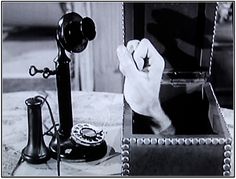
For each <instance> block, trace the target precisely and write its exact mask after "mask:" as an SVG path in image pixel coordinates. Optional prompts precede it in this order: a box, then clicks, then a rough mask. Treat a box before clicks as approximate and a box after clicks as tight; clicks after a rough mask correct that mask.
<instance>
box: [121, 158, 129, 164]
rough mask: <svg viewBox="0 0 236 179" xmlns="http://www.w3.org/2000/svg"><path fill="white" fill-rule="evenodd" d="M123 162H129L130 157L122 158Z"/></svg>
mask: <svg viewBox="0 0 236 179" xmlns="http://www.w3.org/2000/svg"><path fill="white" fill-rule="evenodd" d="M121 161H122V162H124V163H125V162H129V157H122V158H121Z"/></svg>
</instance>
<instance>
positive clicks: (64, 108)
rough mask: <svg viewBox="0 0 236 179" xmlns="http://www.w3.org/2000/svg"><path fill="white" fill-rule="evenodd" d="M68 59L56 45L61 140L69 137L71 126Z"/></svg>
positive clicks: (63, 51)
mask: <svg viewBox="0 0 236 179" xmlns="http://www.w3.org/2000/svg"><path fill="white" fill-rule="evenodd" d="M70 61H71V60H70V59H69V58H68V57H67V55H66V53H65V50H64V49H63V48H61V46H60V44H59V43H58V57H57V58H56V59H55V61H54V62H55V65H56V71H57V72H56V81H57V92H58V107H59V118H60V127H59V135H61V136H62V137H63V138H64V137H65V138H68V137H70V132H71V128H72V126H73V118H72V104H71V84H70V67H69V63H70Z"/></svg>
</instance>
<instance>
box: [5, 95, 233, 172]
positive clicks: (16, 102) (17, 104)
mask: <svg viewBox="0 0 236 179" xmlns="http://www.w3.org/2000/svg"><path fill="white" fill-rule="evenodd" d="M46 94H48V98H47V100H48V101H49V103H50V105H51V108H52V111H53V114H54V118H55V120H56V121H58V108H57V94H56V92H55V91H47V92H34V91H31V92H30V91H28V92H15V93H4V94H3V95H2V175H3V176H9V175H10V174H11V172H12V170H13V168H14V167H15V165H16V163H17V161H18V160H19V158H20V155H21V150H22V149H23V148H24V147H25V146H26V143H27V133H28V124H27V121H28V119H27V107H26V105H25V100H26V99H27V98H29V97H34V96H36V95H43V96H45V95H46ZM72 107H73V121H74V124H76V123H78V122H80V123H90V124H93V125H95V126H97V127H99V128H102V129H103V130H104V131H106V135H105V140H106V142H107V144H108V146H109V149H111V148H113V149H114V150H109V151H108V154H107V155H106V156H105V157H104V158H102V159H100V160H97V161H93V162H86V163H85V162H80V163H79V162H73V163H69V162H64V161H63V162H61V175H62V176H106V175H110V176H111V175H118V176H120V174H121V161H120V152H121V149H120V144H121V136H122V131H121V129H122V118H123V96H122V94H114V93H100V92H89V93H88V92H77V91H76V92H75V91H73V92H72ZM222 112H223V115H224V116H225V119H226V123H227V124H228V127H229V130H230V132H231V135H232V136H234V135H233V126H234V122H233V110H229V109H222ZM42 117H43V130H44V131H45V130H46V128H49V127H51V125H52V124H51V120H50V116H49V113H48V109H47V107H46V105H44V106H43V108H42ZM50 138H51V137H44V139H45V142H46V144H47V145H48V142H49V141H50ZM110 151H113V152H111V153H109V152H110ZM232 170H233V168H232ZM15 175H17V176H57V165H56V160H54V159H50V160H49V161H48V162H47V163H46V164H40V165H33V164H28V163H26V162H24V163H22V164H21V165H20V167H19V168H18V169H17V170H16V172H15Z"/></svg>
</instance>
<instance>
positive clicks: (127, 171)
mask: <svg viewBox="0 0 236 179" xmlns="http://www.w3.org/2000/svg"><path fill="white" fill-rule="evenodd" d="M129 174H130V171H129V170H128V169H124V170H123V171H122V175H123V176H127V175H129Z"/></svg>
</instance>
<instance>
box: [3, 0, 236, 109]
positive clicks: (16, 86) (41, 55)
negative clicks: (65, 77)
mask: <svg viewBox="0 0 236 179" xmlns="http://www.w3.org/2000/svg"><path fill="white" fill-rule="evenodd" d="M218 5H219V6H218V7H219V8H218V15H217V26H216V37H215V48H214V56H213V64H212V75H211V82H212V85H213V87H214V91H215V93H216V95H217V98H218V100H219V103H220V105H221V106H222V107H227V108H233V84H234V83H233V81H234V79H233V72H234V58H233V57H234V55H233V45H234V42H233V40H234V36H233V35H234V33H233V29H234V28H233V23H232V22H233V15H234V13H233V7H234V3H233V2H220V3H218ZM66 9H70V10H73V11H75V12H77V13H79V14H80V15H81V16H82V17H85V16H88V17H91V18H92V19H93V20H94V22H95V26H96V32H97V35H96V38H95V39H94V40H93V41H91V42H90V43H89V44H88V47H87V48H86V49H85V50H84V51H83V52H82V53H80V54H73V55H71V58H72V59H73V60H72V62H71V84H72V89H73V90H82V91H102V92H118V93H121V92H122V86H123V81H122V75H121V74H120V72H119V70H118V60H117V57H116V48H117V46H118V45H119V44H122V43H123V22H122V14H123V10H122V3H120V2H67V3H59V2H3V3H2V20H3V28H2V29H3V32H2V78H3V92H15V91H26V90H28V91H29V90H55V89H56V86H55V77H50V78H49V79H43V78H42V76H41V75H36V76H34V77H31V76H30V75H29V74H28V69H29V67H30V66H31V65H35V66H36V67H38V68H41V69H42V68H44V67H49V68H50V69H54V62H53V59H54V58H55V57H56V55H57V47H56V41H55V29H56V27H57V22H58V20H59V19H60V17H61V16H62V15H63V14H64V13H65V11H66Z"/></svg>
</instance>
